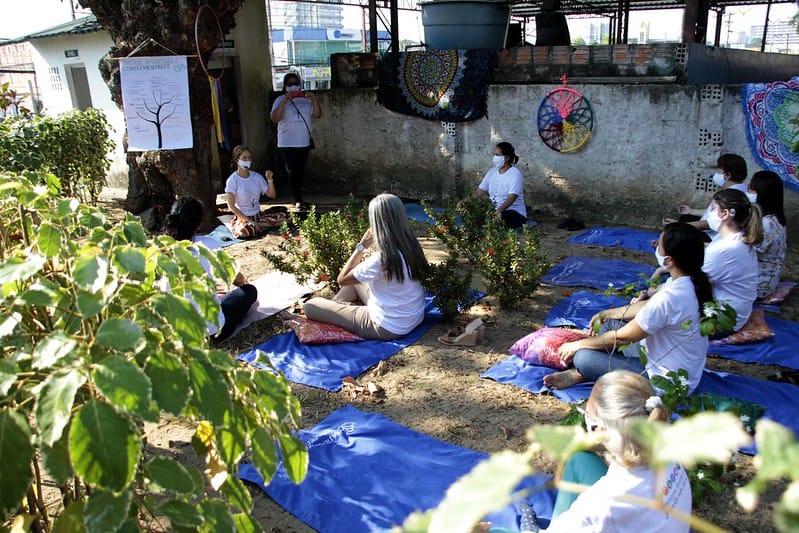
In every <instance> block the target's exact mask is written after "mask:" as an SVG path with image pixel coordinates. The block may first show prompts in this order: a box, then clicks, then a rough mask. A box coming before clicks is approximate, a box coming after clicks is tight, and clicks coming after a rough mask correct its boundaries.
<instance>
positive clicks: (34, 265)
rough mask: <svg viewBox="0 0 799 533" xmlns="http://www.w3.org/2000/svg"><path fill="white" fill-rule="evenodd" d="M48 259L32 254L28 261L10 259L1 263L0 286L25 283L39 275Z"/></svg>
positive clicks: (18, 258)
mask: <svg viewBox="0 0 799 533" xmlns="http://www.w3.org/2000/svg"><path fill="white" fill-rule="evenodd" d="M45 261H46V258H45V257H44V256H43V255H39V254H31V255H30V256H29V257H27V258H26V259H22V258H21V257H10V258H8V259H6V260H5V261H4V262H3V263H0V285H5V284H7V283H15V282H17V281H24V280H26V279H28V278H31V277H33V276H35V275H36V274H38V273H39V271H40V270H41V269H42V267H43V266H44V262H45Z"/></svg>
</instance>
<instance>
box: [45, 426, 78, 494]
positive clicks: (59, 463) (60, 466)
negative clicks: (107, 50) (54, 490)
mask: <svg viewBox="0 0 799 533" xmlns="http://www.w3.org/2000/svg"><path fill="white" fill-rule="evenodd" d="M39 450H40V453H41V454H42V462H43V463H44V467H45V468H46V469H47V473H49V474H50V477H52V478H53V481H55V483H56V484H57V485H61V484H63V483H64V482H66V481H67V480H68V479H70V478H72V477H74V476H75V472H74V471H73V470H72V463H71V462H70V460H69V449H68V448H67V436H66V434H65V435H63V438H61V439H60V440H58V442H54V443H53V445H52V446H46V445H43V446H42V447H41V448H40V449H39Z"/></svg>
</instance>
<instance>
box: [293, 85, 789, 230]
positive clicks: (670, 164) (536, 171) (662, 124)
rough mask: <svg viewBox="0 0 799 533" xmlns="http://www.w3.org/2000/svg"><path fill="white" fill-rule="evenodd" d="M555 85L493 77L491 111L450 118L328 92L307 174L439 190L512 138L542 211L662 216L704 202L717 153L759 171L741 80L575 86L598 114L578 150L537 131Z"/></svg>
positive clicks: (424, 194) (344, 186)
mask: <svg viewBox="0 0 799 533" xmlns="http://www.w3.org/2000/svg"><path fill="white" fill-rule="evenodd" d="M552 87H553V86H552V85H502V86H491V87H490V88H489V93H488V115H487V117H486V118H483V119H481V120H477V121H475V122H472V123H467V124H455V125H450V127H449V128H447V127H444V125H442V124H441V123H440V122H432V121H426V120H422V119H418V118H413V117H407V116H403V115H398V114H394V113H391V112H388V111H386V110H385V109H384V108H383V107H382V106H380V105H378V104H376V97H375V91H374V90H373V89H338V90H334V91H327V92H320V93H319V97H320V102H321V105H322V106H323V109H324V113H325V114H324V117H323V118H322V119H321V120H318V121H315V123H314V139H315V140H316V145H317V149H316V150H315V151H313V152H312V155H311V159H310V163H309V167H308V174H309V178H310V181H311V183H310V185H315V186H316V187H318V188H320V189H325V190H330V191H336V192H338V193H341V192H347V191H351V192H353V193H357V194H363V195H370V194H376V193H379V192H382V191H388V192H393V193H395V194H398V195H400V196H403V197H410V198H426V199H433V200H439V201H440V200H442V199H447V198H451V197H457V196H460V194H458V192H459V189H460V190H461V191H460V192H461V193H462V192H463V191H464V190H465V191H468V190H471V189H472V188H473V187H474V186H476V185H477V183H478V182H479V180H480V178H481V177H482V175H483V173H485V172H486V171H487V170H488V168H490V164H491V152H492V149H493V146H494V145H495V143H497V142H499V141H508V142H510V143H511V144H513V145H514V146H515V148H516V151H517V153H518V154H519V156H520V158H521V160H520V161H519V164H518V166H519V168H520V169H521V171H522V173H523V174H524V176H525V182H526V185H525V187H526V195H527V203H528V205H530V206H532V208H533V212H534V214H536V213H537V216H558V217H559V216H564V215H566V214H572V215H575V216H578V217H580V218H584V219H586V220H587V221H589V222H593V223H615V224H635V225H643V226H651V227H656V226H657V225H658V224H659V223H660V221H661V219H662V217H663V216H664V215H665V214H667V213H668V212H669V211H671V210H672V209H673V206H676V205H677V204H678V203H690V204H692V205H693V206H695V207H704V206H705V205H707V203H708V201H709V197H710V196H711V191H712V190H713V188H712V186H711V185H709V183H708V182H709V176H710V175H711V174H712V173H713V172H714V170H715V162H716V158H717V157H718V155H719V154H720V153H722V152H735V153H738V154H740V155H742V156H743V157H744V158H746V160H747V162H748V164H749V166H750V175H751V173H752V172H755V171H756V170H758V169H759V167H758V166H757V165H756V164H755V163H754V160H753V159H752V156H751V153H750V150H749V147H748V144H747V142H746V139H745V134H744V125H743V120H744V119H743V114H742V111H741V102H740V87H739V86H704V87H695V86H684V85H682V86H681V85H671V84H669V85H574V86H572V87H573V88H575V89H578V90H580V91H582V92H583V94H584V96H585V97H586V98H587V99H588V100H589V102H590V103H591V106H592V108H593V111H594V121H595V122H594V129H593V134H592V136H591V138H590V140H589V141H588V143H587V144H586V145H585V146H584V147H583V148H582V149H580V150H578V151H576V152H574V153H571V154H561V153H558V152H555V151H553V150H551V149H549V148H548V147H546V146H545V145H544V144H543V143H542V142H541V140H540V138H539V136H538V130H537V125H536V116H537V110H538V106H539V104H540V102H541V100H542V99H543V98H544V97H545V96H546V95H547V93H548V91H549V90H550V89H552ZM458 174H460V175H461V176H462V179H463V181H464V182H465V187H464V186H460V187H459V180H458V179H457V175H458ZM797 206H799V202H797V195H795V194H793V193H791V192H790V191H786V208H787V209H786V210H787V211H788V212H794V211H795V209H796V207H797ZM789 229H790V228H789Z"/></svg>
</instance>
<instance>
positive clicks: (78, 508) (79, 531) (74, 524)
mask: <svg viewBox="0 0 799 533" xmlns="http://www.w3.org/2000/svg"><path fill="white" fill-rule="evenodd" d="M85 506H86V502H84V501H83V500H78V501H74V502H72V503H70V504H69V505H67V508H66V509H64V512H62V513H61V514H60V515H59V517H58V519H57V520H56V521H55V525H54V526H53V533H86V523H85V522H84V519H83V511H84V508H85Z"/></svg>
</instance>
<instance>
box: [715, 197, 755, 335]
mask: <svg viewBox="0 0 799 533" xmlns="http://www.w3.org/2000/svg"><path fill="white" fill-rule="evenodd" d="M707 223H708V225H709V226H710V229H712V230H714V231H718V236H717V237H716V238H715V239H714V240H713V242H711V243H710V244H708V246H707V248H706V249H705V263H704V265H703V266H702V270H704V271H705V273H706V274H707V275H708V277H709V278H710V282H711V283H712V284H713V298H714V299H715V300H716V301H718V302H720V303H721V302H726V303H727V304H729V305H730V307H732V308H733V309H735V312H736V313H737V319H736V321H735V331H738V330H739V329H741V328H742V327H743V326H744V324H746V321H747V320H749V315H750V314H751V313H752V304H753V303H754V301H755V298H757V283H758V276H759V271H760V270H759V266H758V263H757V252H756V251H755V247H756V246H758V245H760V243H762V242H763V226H762V222H761V214H760V206H758V205H757V204H756V203H752V202H750V201H749V197H747V196H746V194H744V193H742V192H741V191H739V190H736V189H723V190H721V191H719V192H717V193H716V194H714V195H713V202H712V203H711V209H710V214H709V215H708V218H707Z"/></svg>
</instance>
